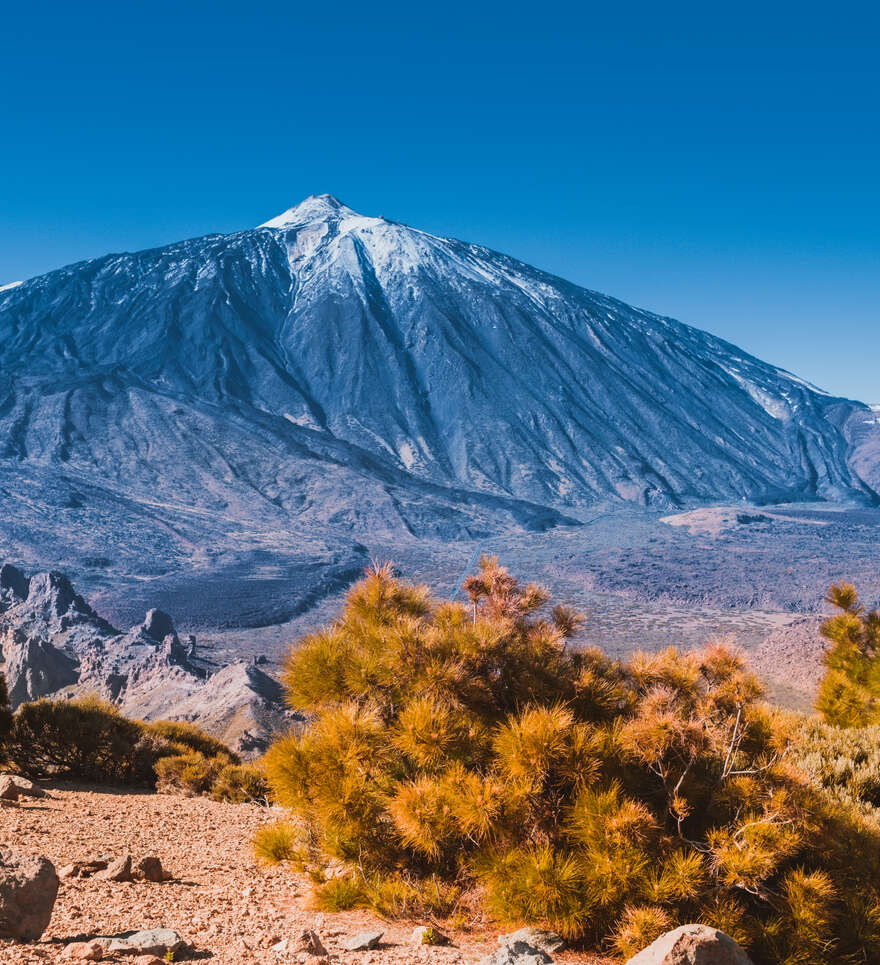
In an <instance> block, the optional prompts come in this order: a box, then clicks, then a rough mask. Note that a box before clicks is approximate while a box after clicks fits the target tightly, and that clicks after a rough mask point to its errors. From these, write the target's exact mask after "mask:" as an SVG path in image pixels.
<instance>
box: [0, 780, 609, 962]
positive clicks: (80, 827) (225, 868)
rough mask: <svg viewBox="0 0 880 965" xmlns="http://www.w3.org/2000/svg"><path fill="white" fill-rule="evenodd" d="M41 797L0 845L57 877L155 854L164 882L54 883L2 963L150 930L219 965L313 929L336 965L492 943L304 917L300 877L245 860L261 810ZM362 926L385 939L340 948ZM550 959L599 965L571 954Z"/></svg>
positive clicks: (107, 797) (491, 935)
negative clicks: (40, 932)
mask: <svg viewBox="0 0 880 965" xmlns="http://www.w3.org/2000/svg"><path fill="white" fill-rule="evenodd" d="M48 790H49V792H50V795H51V796H50V797H47V798H42V799H37V800H32V801H30V802H27V803H23V804H22V805H20V806H17V807H5V808H3V809H2V810H0V849H5V848H11V849H15V850H18V851H23V852H26V853H31V854H40V855H44V856H45V857H48V858H49V859H50V860H51V861H52V862H53V863H54V864H55V867H56V869H59V870H60V869H61V868H62V867H63V866H64V865H66V864H70V863H72V862H74V861H77V860H84V859H87V858H89V857H93V856H96V855H101V854H106V855H113V856H114V857H116V856H122V855H125V854H131V855H133V856H135V857H136V858H137V857H142V856H146V855H156V856H158V857H159V858H160V859H161V861H162V864H163V866H164V867H165V869H166V871H167V873H169V874H170V875H171V876H172V878H171V880H168V881H165V882H162V883H152V882H144V881H136V882H119V883H117V882H110V881H105V880H101V879H100V878H96V877H91V878H70V879H62V882H61V889H60V891H59V893H58V900H57V902H56V905H55V911H54V914H53V917H52V921H51V924H50V925H49V928H48V929H47V931H46V933H45V934H44V936H43V938H42V940H41V941H40V942H37V943H34V944H27V945H15V944H11V943H5V942H0V962H2V963H3V965H37V963H46V962H60V961H64V959H63V958H62V955H63V952H64V947H65V945H66V944H67V943H69V942H71V941H74V940H79V941H83V940H87V939H89V938H93V937H99V936H103V935H113V934H117V933H119V932H124V931H129V930H132V929H140V928H151V927H167V928H173V929H174V930H176V931H177V932H179V934H180V935H181V936H182V937H183V938H184V939H185V940H186V941H187V943H188V944H189V946H190V948H191V949H192V951H191V952H190V953H188V954H185V953H180V954H179V956H178V958H179V960H180V961H187V960H206V961H210V962H213V963H216V965H239V963H242V965H251V963H267V965H268V963H272V965H283V963H286V962H288V961H290V962H294V961H296V960H297V959H296V957H295V956H294V957H290V958H287V957H284V956H281V957H279V956H278V955H277V954H276V953H275V952H273V951H272V946H273V945H274V944H276V943H277V942H278V941H280V940H281V939H283V938H287V937H291V938H293V937H295V935H296V933H297V930H298V929H299V930H302V929H303V928H313V929H314V930H315V931H317V932H318V934H319V935H320V937H321V939H322V941H323V943H324V945H325V946H326V947H327V949H328V951H329V952H330V955H331V960H332V961H333V962H334V963H337V962H338V963H341V965H348V963H355V962H357V963H361V965H377V963H379V962H381V963H386V962H387V963H423V962H427V963H437V965H456V963H471V962H476V961H478V960H479V959H480V958H482V957H484V956H485V955H487V954H489V953H490V952H491V951H492V950H493V949H494V948H495V947H496V936H497V933H496V932H468V933H459V934H453V935H452V936H451V937H452V938H453V945H452V946H451V947H449V948H428V947H423V946H414V945H411V944H409V936H410V934H411V932H412V929H413V927H414V926H415V925H417V924H425V922H401V921H395V922H384V921H379V920H378V919H377V918H376V917H375V916H372V915H370V914H369V913H366V912H360V911H357V912H345V913H340V914H335V915H328V914H320V913H316V912H314V911H310V910H309V887H308V881H307V879H305V878H303V877H300V876H297V875H295V874H293V873H291V872H289V871H287V870H285V869H283V868H265V867H263V866H260V865H257V863H256V862H255V860H254V859H253V858H252V856H251V850H250V841H251V838H252V836H253V833H254V831H255V830H256V829H257V828H258V827H259V826H260V825H261V824H264V823H266V822H267V821H269V820H271V819H272V818H273V816H274V815H273V812H271V811H267V810H266V809H265V808H260V807H256V806H252V805H243V804H224V803H219V802H215V801H210V800H207V799H205V798H183V797H176V796H171V795H158V794H146V793H137V792H128V791H119V790H117V789H94V788H85V787H79V786H73V785H59V786H56V787H52V788H48ZM368 928H369V929H375V930H383V931H384V933H385V934H384V937H383V940H382V945H381V946H380V948H379V949H378V950H376V951H367V952H346V951H343V950H342V948H341V946H342V943H343V942H344V941H345V940H346V939H347V938H350V937H352V936H353V935H355V934H357V932H359V931H361V930H364V929H368ZM311 960H312V961H315V962H317V961H318V960H317V959H311ZM105 961H108V959H105ZM557 961H560V962H563V963H566V962H568V963H572V965H573V963H581V965H607V963H606V962H605V960H603V959H599V958H595V957H592V956H589V955H580V954H576V953H572V952H568V953H562V954H561V955H559V956H558V957H557Z"/></svg>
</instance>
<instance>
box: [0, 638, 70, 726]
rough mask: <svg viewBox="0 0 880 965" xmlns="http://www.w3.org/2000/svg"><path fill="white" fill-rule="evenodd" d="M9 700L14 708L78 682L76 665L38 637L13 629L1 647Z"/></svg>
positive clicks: (60, 651)
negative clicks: (9, 637)
mask: <svg viewBox="0 0 880 965" xmlns="http://www.w3.org/2000/svg"><path fill="white" fill-rule="evenodd" d="M3 651H4V654H5V655H6V662H5V668H4V670H5V673H6V683H7V687H8V689H9V701H10V703H11V704H12V706H13V707H18V705H19V704H23V703H25V701H28V700H37V699H39V698H40V697H46V696H48V695H49V694H54V693H56V692H57V691H59V690H62V689H64V688H65V687H70V686H72V685H73V684H76V683H77V682H78V681H79V665H78V664H77V661H76V660H75V659H73V658H71V657H69V656H68V655H67V654H66V653H65V652H64V651H63V650H59V649H58V648H57V647H53V646H52V644H50V643H49V642H48V641H47V640H45V639H43V638H41V637H39V636H36V635H34V636H31V635H29V634H28V633H27V632H26V631H24V630H18V629H16V630H13V631H12V634H11V639H9V641H8V642H7V644H6V645H5V646H4V648H3Z"/></svg>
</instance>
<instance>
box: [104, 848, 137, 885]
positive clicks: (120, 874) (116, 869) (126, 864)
mask: <svg viewBox="0 0 880 965" xmlns="http://www.w3.org/2000/svg"><path fill="white" fill-rule="evenodd" d="M98 877H99V878H103V879H104V880H105V881H131V880H132V878H133V875H132V873H131V855H130V854H127V855H125V856H124V857H122V858H117V859H116V860H115V861H113V862H111V863H110V864H109V865H108V866H107V867H106V868H105V869H104V870H103V871H99V872H98Z"/></svg>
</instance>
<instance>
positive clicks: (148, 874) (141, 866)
mask: <svg viewBox="0 0 880 965" xmlns="http://www.w3.org/2000/svg"><path fill="white" fill-rule="evenodd" d="M133 874H134V877H135V878H139V879H141V880H142V881H164V880H165V879H166V878H167V877H168V876H167V875H166V874H165V869H164V868H163V867H162V862H161V861H160V860H159V859H158V858H157V857H156V856H155V855H148V856H147V857H145V858H140V859H139V860H138V862H137V864H135V866H134V872H133Z"/></svg>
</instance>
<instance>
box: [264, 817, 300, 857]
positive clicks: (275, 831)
mask: <svg viewBox="0 0 880 965" xmlns="http://www.w3.org/2000/svg"><path fill="white" fill-rule="evenodd" d="M254 854H255V855H256V856H257V857H258V858H259V859H260V860H261V861H265V862H266V863H267V864H278V863H279V862H281V861H297V860H298V859H299V857H300V851H299V847H298V842H297V835H296V831H295V830H294V829H293V828H292V827H291V826H290V825H289V824H285V823H284V822H283V821H277V822H275V823H274V824H267V825H264V826H263V827H262V828H259V829H258V831H257V833H256V836H255V838H254Z"/></svg>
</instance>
